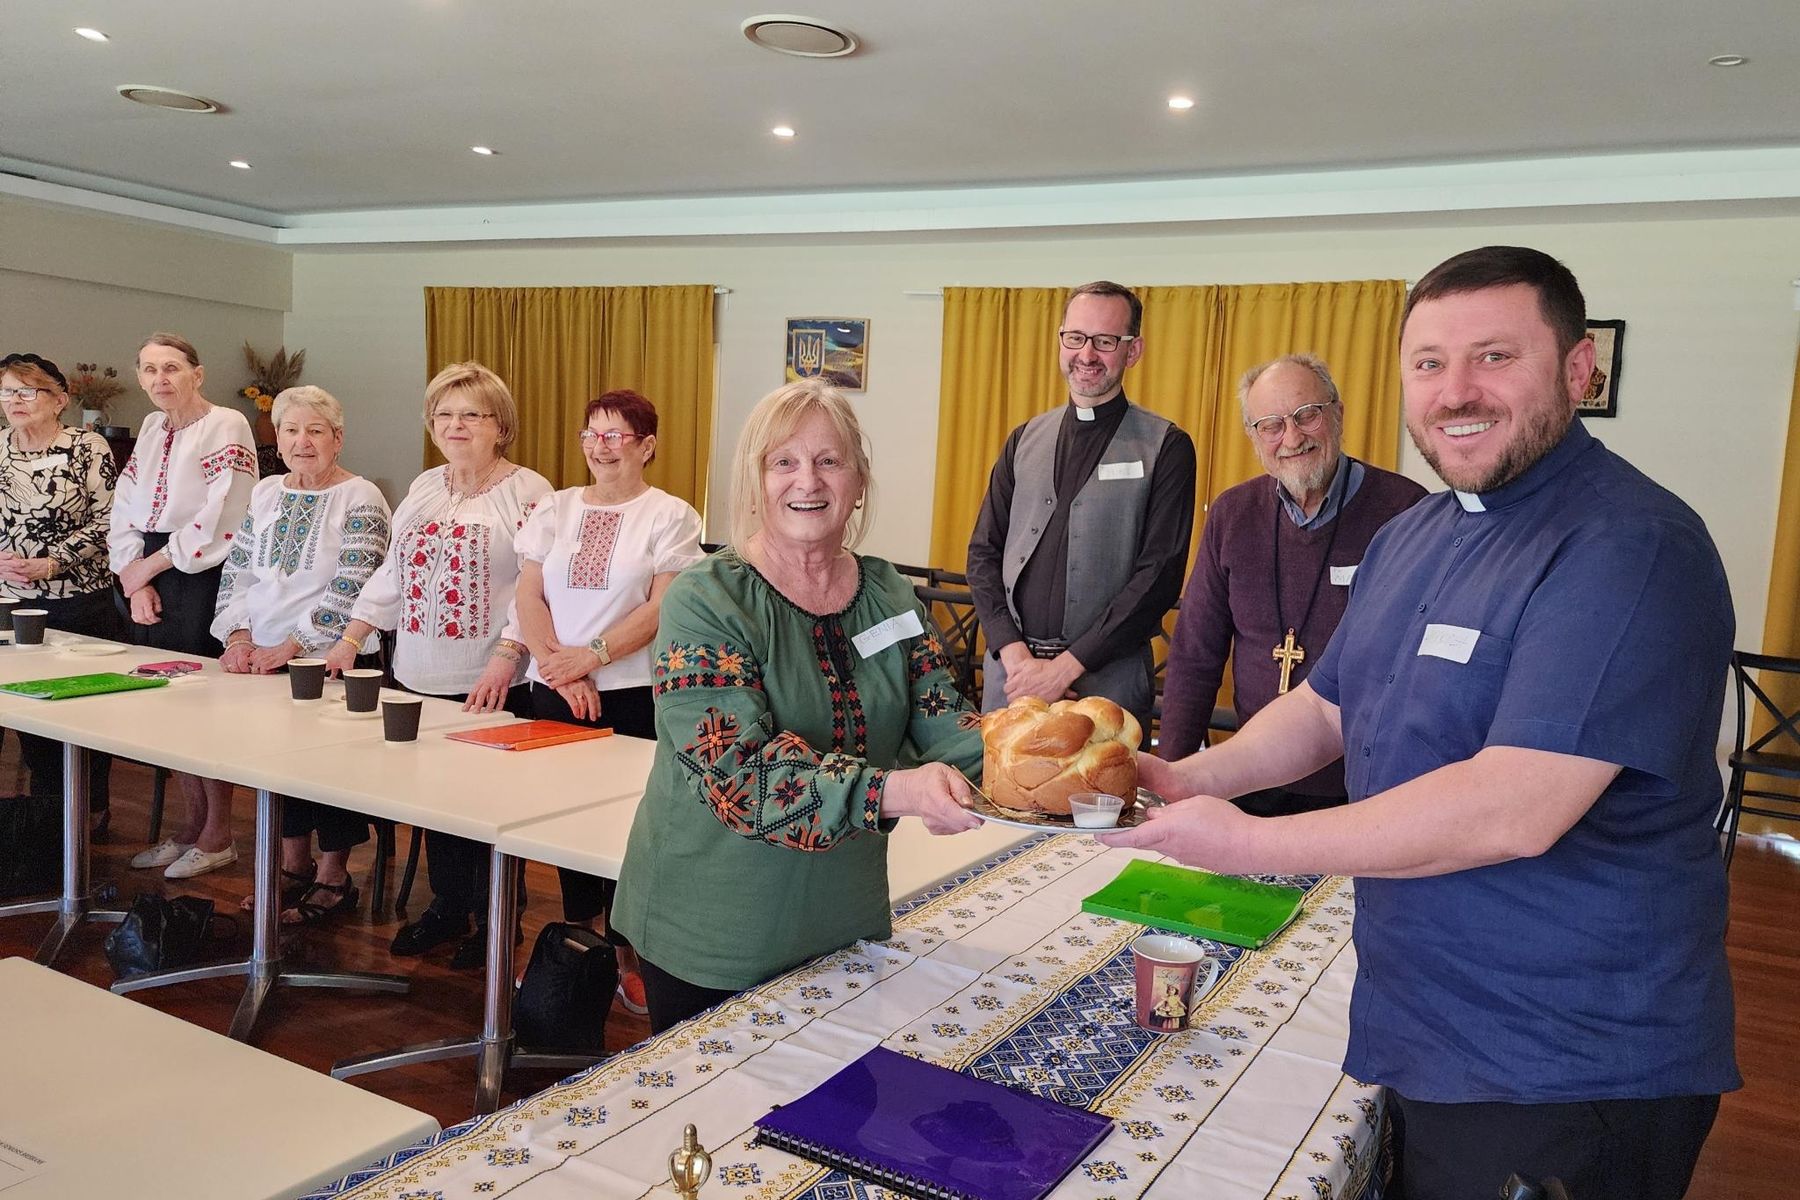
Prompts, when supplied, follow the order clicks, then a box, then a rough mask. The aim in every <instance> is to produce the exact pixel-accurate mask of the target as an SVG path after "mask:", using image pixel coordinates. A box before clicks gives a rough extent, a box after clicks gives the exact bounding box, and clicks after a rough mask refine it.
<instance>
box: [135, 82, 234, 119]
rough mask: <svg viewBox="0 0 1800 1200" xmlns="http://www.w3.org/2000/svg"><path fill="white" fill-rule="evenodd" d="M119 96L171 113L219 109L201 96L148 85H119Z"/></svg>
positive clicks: (215, 103) (203, 111)
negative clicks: (164, 109) (167, 110)
mask: <svg viewBox="0 0 1800 1200" xmlns="http://www.w3.org/2000/svg"><path fill="white" fill-rule="evenodd" d="M119 95H121V96H123V97H125V98H126V99H127V100H132V101H135V102H137V103H138V104H148V105H149V106H150V107H151V108H166V109H169V110H170V111H172V112H184V113H216V112H218V111H219V107H220V106H219V104H218V102H217V101H214V100H208V99H206V98H205V97H203V96H190V95H188V94H187V93H186V92H178V91H176V90H175V89H174V88H166V87H154V86H152V85H151V84H148V83H124V84H120V85H119Z"/></svg>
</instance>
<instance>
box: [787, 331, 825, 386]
mask: <svg viewBox="0 0 1800 1200" xmlns="http://www.w3.org/2000/svg"><path fill="white" fill-rule="evenodd" d="M788 361H789V362H791V363H792V364H793V366H794V374H795V375H798V376H799V377H800V378H801V379H812V378H815V377H817V376H819V375H822V374H824V373H825V331H824V330H823V329H790V330H788Z"/></svg>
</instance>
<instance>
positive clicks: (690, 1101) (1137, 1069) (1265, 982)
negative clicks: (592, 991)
mask: <svg viewBox="0 0 1800 1200" xmlns="http://www.w3.org/2000/svg"><path fill="white" fill-rule="evenodd" d="M1131 857H1133V853H1132V852H1129V851H1124V850H1108V849H1107V848H1106V847H1104V846H1101V845H1099V844H1098V843H1096V842H1093V841H1091V840H1090V839H1088V838H1085V837H1068V836H1048V837H1044V838H1040V839H1038V840H1036V841H1034V842H1029V843H1026V844H1025V845H1023V846H1021V847H1019V848H1017V849H1015V850H1013V851H1011V852H1010V853H1008V854H1006V855H1003V856H1001V857H999V858H997V859H995V860H994V861H992V862H991V863H988V864H986V865H984V866H983V867H982V868H980V869H979V870H977V871H975V872H973V873H972V874H970V875H968V876H964V877H962V878H960V879H958V880H955V881H953V882H951V883H949V884H946V885H944V886H943V887H941V888H939V889H937V890H936V891H934V892H932V893H930V894H928V895H926V896H924V897H921V898H919V899H917V900H915V901H913V902H911V903H910V904H908V905H905V906H903V907H902V909H901V910H900V915H898V916H897V917H896V919H895V923H894V935H893V937H892V938H890V939H888V940H887V941H885V942H878V943H876V942H859V943H857V944H856V945H853V946H850V947H848V948H846V949H844V950H842V951H839V952H838V953H836V954H832V955H829V956H827V957H825V958H821V959H818V960H816V961H814V962H811V963H808V964H807V965H805V966H803V967H799V968H797V969H795V970H793V971H791V972H789V973H788V974H786V975H783V976H781V977H780V978H778V979H775V980H772V981H771V982H769V983H767V984H765V985H763V986H762V987H759V988H756V989H754V990H752V991H749V992H746V993H744V994H743V995H741V996H738V997H735V998H733V999H732V1000H730V1001H728V1002H727V1003H725V1004H724V1005H722V1006H720V1007H719V1008H717V1009H715V1010H713V1011H711V1012H709V1013H706V1014H703V1015H702V1016H700V1017H698V1018H696V1019H695V1020H693V1021H690V1022H688V1023H687V1024H685V1025H682V1026H679V1027H677V1028H675V1029H672V1030H670V1031H669V1032H668V1033H666V1034H665V1035H663V1036H662V1037H658V1038H652V1039H651V1040H649V1041H647V1042H644V1043H642V1044H641V1045H639V1046H636V1047H634V1048H632V1049H630V1050H627V1051H624V1052H622V1053H620V1054H617V1055H615V1056H614V1057H613V1058H611V1059H609V1060H608V1061H606V1062H605V1063H602V1064H600V1065H599V1066H597V1067H595V1068H593V1069H592V1070H590V1071H587V1072H584V1073H582V1074H580V1075H577V1076H575V1077H573V1078H571V1079H568V1080H565V1081H564V1082H562V1083H560V1084H558V1085H556V1086H555V1087H552V1088H549V1089H547V1090H546V1091H543V1092H540V1093H539V1094H537V1095H535V1096H532V1097H529V1098H527V1099H525V1100H522V1101H520V1102H519V1103H518V1104H516V1105H514V1106H513V1107H512V1108H509V1109H506V1110H504V1111H502V1112H498V1113H495V1114H492V1115H490V1116H487V1117H480V1118H476V1119H474V1120H471V1121H468V1122H465V1123H464V1124H462V1125H459V1126H456V1127H454V1128H452V1129H450V1130H447V1131H446V1132H444V1133H443V1134H440V1135H438V1136H437V1137H436V1138H434V1139H432V1140H430V1141H429V1142H426V1143H423V1144H422V1145H420V1146H416V1147H412V1148H410V1149H408V1150H404V1151H401V1152H399V1153H397V1154H395V1155H393V1156H391V1157H390V1158H389V1159H387V1160H385V1161H384V1162H383V1163H380V1164H376V1166H375V1167H373V1168H371V1169H369V1170H365V1171H360V1172H357V1173H355V1174H353V1175H351V1176H350V1177H349V1178H347V1179H345V1180H342V1181H340V1182H339V1183H338V1184H336V1185H334V1186H332V1187H330V1188H326V1189H323V1190H321V1191H319V1192H316V1193H314V1196H315V1197H320V1198H323V1197H339V1196H343V1197H355V1198H356V1200H467V1198H471V1197H481V1196H509V1197H517V1198H518V1200H559V1198H567V1200H576V1198H582V1200H586V1198H588V1197H618V1198H621V1200H626V1198H635V1197H651V1196H654V1197H655V1198H656V1200H664V1198H665V1197H669V1196H672V1195H673V1192H672V1190H670V1189H669V1187H668V1156H669V1152H670V1151H671V1150H672V1149H674V1148H675V1147H676V1146H678V1145H679V1144H680V1142H681V1130H682V1126H684V1125H686V1124H688V1123H690V1122H691V1123H693V1124H694V1125H696V1126H698V1127H699V1131H700V1139H701V1141H702V1142H703V1143H704V1144H705V1145H706V1147H707V1149H708V1150H709V1151H710V1152H711V1154H712V1158H713V1177H712V1180H711V1182H710V1183H709V1184H707V1186H706V1188H705V1189H704V1195H705V1196H707V1197H708V1198H709V1200H726V1198H729V1200H852V1198H854V1197H863V1196H885V1195H887V1193H886V1192H885V1190H884V1189H882V1188H880V1187H877V1186H873V1185H866V1184H864V1183H862V1182H861V1181H860V1180H855V1179H851V1178H849V1177H846V1176H845V1175H843V1174H842V1173H840V1172H836V1171H829V1170H826V1169H824V1168H821V1167H818V1166H815V1165H813V1164H811V1163H809V1162H806V1161H803V1160H801V1159H797V1158H795V1157H793V1156H791V1155H789V1154H786V1153H784V1152H782V1151H779V1150H775V1149H771V1148H767V1147H758V1146H754V1145H753V1144H752V1136H753V1134H754V1132H755V1131H754V1128H753V1123H754V1122H755V1120H756V1119H757V1118H758V1117H760V1116H762V1115H763V1114H764V1113H765V1112H767V1111H768V1110H769V1108H770V1107H771V1106H773V1105H776V1104H780V1103H784V1102H786V1101H789V1100H792V1099H794V1098H795V1097H797V1096H800V1095H802V1094H804V1093H805V1092H806V1091H808V1090H809V1089H811V1088H812V1087H813V1086H814V1085H816V1084H818V1083H820V1082H821V1081H823V1080H824V1079H825V1078H827V1077H828V1076H830V1075H831V1074H832V1073H834V1072H835V1071H837V1070H838V1069H839V1068H840V1067H842V1066H843V1065H844V1064H846V1063H848V1062H850V1061H851V1060H853V1059H855V1058H856V1057H857V1056H858V1055H860V1054H862V1053H863V1052H864V1051H865V1050H867V1049H869V1048H870V1047H871V1046H874V1045H876V1044H878V1043H880V1044H885V1045H887V1046H889V1047H890V1048H892V1049H895V1050H899V1051H901V1052H903V1053H909V1054H914V1055H919V1056H922V1057H924V1058H927V1059H930V1060H931V1061H933V1062H936V1063H940V1064H942V1065H944V1066H948V1067H954V1068H955V1069H957V1070H960V1071H965V1072H968V1073H970V1074H973V1075H977V1076H981V1077H983V1078H987V1079H993V1080H997V1081H1000V1082H1004V1083H1008V1084H1013V1085H1015V1086H1022V1087H1025V1088H1028V1089H1030V1090H1032V1091H1036V1092H1038V1093H1040V1094H1042V1095H1046V1096H1051V1097H1054V1098H1055V1099H1058V1100H1062V1101H1064V1102H1066V1103H1070V1104H1075V1105H1079V1106H1081V1107H1085V1108H1090V1109H1093V1110H1095V1111H1098V1112H1102V1113H1105V1114H1107V1115H1108V1116H1111V1117H1113V1118H1114V1119H1115V1121H1116V1122H1117V1124H1116V1127H1115V1128H1114V1129H1113V1131H1112V1132H1111V1133H1110V1134H1109V1135H1108V1136H1107V1137H1106V1139H1105V1140H1104V1141H1103V1142H1101V1143H1100V1145H1099V1147H1098V1148H1097V1149H1096V1150H1095V1151H1094V1153H1093V1154H1091V1155H1090V1156H1089V1157H1088V1158H1087V1159H1086V1160H1085V1161H1083V1162H1082V1163H1081V1164H1080V1165H1079V1166H1077V1167H1076V1168H1075V1170H1074V1171H1073V1172H1071V1173H1070V1174H1069V1176H1068V1177H1067V1178H1065V1179H1064V1180H1063V1182H1062V1183H1061V1184H1060V1185H1059V1186H1058V1187H1057V1189H1056V1191H1055V1192H1054V1193H1052V1195H1053V1197H1054V1200H1137V1198H1138V1197H1145V1196H1148V1197H1151V1198H1152V1200H1163V1198H1167V1200H1176V1198H1181V1200H1188V1198H1194V1200H1199V1198H1204V1200H1252V1198H1254V1200H1263V1198H1271V1200H1288V1198H1290V1197H1291V1198H1293V1200H1301V1198H1316V1197H1331V1198H1333V1200H1338V1198H1343V1200H1355V1198H1360V1197H1364V1196H1366V1195H1367V1194H1368V1193H1369V1192H1370V1191H1371V1190H1372V1184H1371V1177H1372V1175H1373V1174H1374V1170H1375V1163H1376V1159H1377V1143H1378V1141H1379V1129H1380V1124H1381V1121H1380V1117H1381V1107H1380V1106H1381V1098H1380V1091H1379V1089H1378V1088H1374V1087H1366V1086H1364V1085H1362V1084H1359V1083H1357V1082H1355V1081H1353V1080H1350V1079H1347V1078H1345V1077H1344V1075H1343V1073H1342V1071H1341V1068H1340V1064H1341V1062H1342V1060H1343V1050H1344V1043H1345V1040H1346V1038H1347V1035H1348V1014H1349V1004H1350V985H1351V980H1352V978H1353V977H1354V975H1355V971H1356V956H1355V951H1354V950H1353V949H1352V947H1351V945H1350V923H1351V917H1352V914H1353V911H1354V899H1353V893H1352V889H1351V885H1350V882H1349V881H1348V880H1344V879H1337V878H1326V879H1323V880H1317V879H1312V878H1297V879H1273V878H1271V879H1270V882H1284V883H1293V884H1298V885H1300V886H1304V887H1307V888H1308V894H1307V898H1306V903H1305V907H1304V909H1303V911H1302V912H1301V915H1300V916H1299V918H1298V919H1297V920H1295V921H1294V923H1293V924H1292V925H1290V926H1289V927H1288V928H1287V929H1286V930H1284V931H1283V932H1282V933H1280V934H1279V935H1277V936H1276V937H1275V938H1274V939H1273V940H1271V942H1270V943H1269V944H1268V945H1267V946H1265V947H1264V948H1263V949H1261V950H1258V951H1244V950H1240V949H1238V948H1237V947H1234V946H1227V945H1224V944H1222V943H1216V942H1207V943H1205V945H1206V946H1207V948H1208V950H1209V952H1210V953H1211V954H1212V955H1213V956H1215V957H1217V958H1219V959H1221V960H1222V963H1223V968H1222V970H1221V972H1220V974H1219V977H1218V981H1217V983H1216V984H1215V986H1214V987H1213V988H1212V990H1211V991H1210V992H1209V993H1208V994H1207V996H1206V997H1205V998H1204V1000H1202V1001H1201V1002H1200V1004H1199V1006H1198V1009H1197V1012H1196V1021H1195V1027H1194V1028H1193V1029H1191V1030H1189V1031H1187V1032H1185V1033H1178V1034H1153V1033H1149V1032H1147V1031H1145V1030H1142V1029H1139V1028H1138V1027H1137V1026H1136V1025H1135V1024H1134V1023H1133V1022H1132V1020H1131V1005H1132V969H1131V956H1130V953H1129V952H1128V951H1127V950H1126V947H1127V945H1128V944H1129V943H1130V942H1131V940H1132V939H1133V938H1135V937H1136V936H1137V935H1138V934H1139V933H1141V932H1142V931H1143V927H1142V926H1138V925H1132V924H1127V923H1123V922H1119V921H1114V920H1111V919H1109V918H1106V917H1097V916H1091V915H1089V914H1087V913H1083V912H1082V911H1081V901H1082V898H1083V897H1085V896H1087V895H1089V894H1091V893H1092V892H1094V891H1096V890H1098V889H1099V888H1100V887H1101V886H1102V885H1104V884H1106V883H1107V882H1109V881H1110V880H1111V879H1112V878H1113V877H1114V876H1115V875H1117V874H1118V872H1119V871H1120V870H1121V869H1123V867H1124V866H1125V864H1126V862H1128V861H1129V860H1130V858H1131ZM1265 878H1268V877H1265Z"/></svg>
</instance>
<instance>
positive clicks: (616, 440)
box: [575, 429, 644, 450]
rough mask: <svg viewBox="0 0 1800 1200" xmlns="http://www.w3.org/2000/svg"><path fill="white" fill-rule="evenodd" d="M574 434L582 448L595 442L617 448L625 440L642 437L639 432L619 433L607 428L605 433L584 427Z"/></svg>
mask: <svg viewBox="0 0 1800 1200" xmlns="http://www.w3.org/2000/svg"><path fill="white" fill-rule="evenodd" d="M575 436H576V437H577V438H579V439H580V440H581V447H582V449H584V450H585V449H587V448H588V447H589V446H592V445H593V444H594V443H595V442H603V443H605V445H606V448H607V449H608V450H617V449H618V448H619V447H620V446H623V445H624V444H625V443H626V442H640V441H642V440H643V439H644V435H643V434H641V433H620V432H619V431H618V430H616V429H609V430H607V431H606V432H605V433H596V432H595V431H594V430H592V429H584V430H582V431H581V432H580V433H578V434H576V435H575Z"/></svg>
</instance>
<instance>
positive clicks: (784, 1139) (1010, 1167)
mask: <svg viewBox="0 0 1800 1200" xmlns="http://www.w3.org/2000/svg"><path fill="white" fill-rule="evenodd" d="M1112 1124H1113V1123H1112V1118H1110V1117H1104V1116H1101V1115H1100V1114H1098V1113H1091V1112H1088V1111H1086V1110H1085V1109H1080V1108H1072V1107H1070V1106H1069V1105H1067V1104H1059V1103H1057V1102H1056V1101H1054V1100H1046V1099H1044V1098H1043V1097H1041V1096H1034V1095H1032V1094H1031V1093H1029V1092H1022V1091H1016V1090H1014V1089H1012V1088H1009V1087H1005V1086H1003V1085H1001V1084H998V1083H990V1082H988V1081H987V1080H985V1079H977V1078H975V1077H974V1076H972V1075H964V1074H961V1073H959V1072H957V1071H952V1070H949V1069H948V1068H946V1067H940V1066H936V1065H935V1064H932V1063H928V1062H924V1061H922V1060H920V1059H915V1058H909V1057H907V1056H906V1055H904V1054H898V1053H896V1052H894V1051H892V1050H889V1049H886V1048H885V1047H882V1046H877V1047H875V1049H873V1050H871V1051H869V1052H868V1053H867V1054H865V1055H863V1056H862V1057H861V1058H859V1059H857V1060H856V1061H855V1062H853V1063H851V1064H850V1065H849V1066H847V1067H845V1068H844V1069H843V1070H841V1071H839V1072H838V1073H837V1074H836V1075H833V1076H832V1077H831V1078H830V1079H827V1080H826V1081H825V1082H824V1083H821V1084H820V1085H819V1086H818V1087H816V1088H814V1089H813V1090H812V1091H810V1092H808V1093H807V1094H806V1095H804V1096H802V1097H800V1099H798V1100H796V1101H794V1102H793V1103H792V1104H784V1105H781V1106H780V1107H778V1108H775V1109H774V1110H772V1111H771V1112H770V1113H769V1115H768V1116H766V1117H763V1118H762V1119H761V1120H760V1121H758V1122H756V1127H757V1139H758V1140H759V1141H760V1142H763V1143H765V1144H767V1145H770V1146H774V1147H777V1148H778V1149H782V1150H786V1151H787V1152H788V1153H790V1154H797V1155H799V1156H800V1157H801V1158H806V1159H810V1160H812V1161H813V1162H816V1163H822V1164H824V1165H825V1166H829V1167H836V1168H837V1169H838V1170H841V1171H844V1172H846V1173H848V1174H851V1175H855V1176H857V1177H859V1178H861V1179H864V1180H867V1181H869V1182H872V1183H878V1184H880V1185H882V1186H883V1187H885V1188H888V1189H890V1190H892V1191H896V1192H899V1193H901V1194H902V1195H907V1196H914V1197H918V1198H919V1200H1040V1198H1041V1197H1042V1196H1044V1195H1045V1194H1046V1193H1048V1192H1049V1191H1050V1189H1052V1188H1054V1187H1055V1186H1056V1185H1057V1183H1058V1182H1059V1181H1060V1180H1061V1179H1062V1177H1063V1176H1064V1175H1067V1174H1068V1173H1069V1172H1070V1170H1072V1169H1073V1168H1074V1167H1075V1165H1076V1164H1077V1163H1079V1162H1080V1161H1081V1160H1082V1159H1084V1158H1086V1157H1087V1156H1088V1154H1089V1153H1091V1152H1092V1151H1093V1149H1094V1147H1095V1146H1098V1145H1099V1144H1100V1142H1101V1139H1103V1138H1105V1137H1106V1135H1107V1133H1108V1131H1110V1130H1111V1129H1112Z"/></svg>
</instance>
